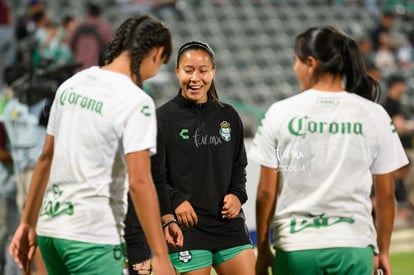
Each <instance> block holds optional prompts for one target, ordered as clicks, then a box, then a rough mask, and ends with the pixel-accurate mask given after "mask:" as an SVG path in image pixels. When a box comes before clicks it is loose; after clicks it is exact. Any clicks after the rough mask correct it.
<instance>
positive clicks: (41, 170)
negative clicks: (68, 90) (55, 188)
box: [9, 135, 54, 269]
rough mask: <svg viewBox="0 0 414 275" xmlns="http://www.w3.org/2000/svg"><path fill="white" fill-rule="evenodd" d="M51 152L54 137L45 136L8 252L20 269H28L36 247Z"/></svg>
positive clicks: (50, 162) (51, 156)
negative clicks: (18, 223)
mask: <svg viewBox="0 0 414 275" xmlns="http://www.w3.org/2000/svg"><path fill="white" fill-rule="evenodd" d="M53 150H54V137H53V136H50V135H47V136H46V141H45V144H44V146H43V151H42V153H41V154H40V156H39V159H38V160H37V163H36V166H35V168H34V171H33V176H32V180H31V182H30V187H29V192H28V195H27V199H26V204H25V207H24V210H23V214H22V217H21V221H20V225H19V227H18V228H17V230H16V233H15V234H14V236H13V240H12V242H11V243H10V247H9V252H10V254H11V255H12V257H13V258H14V260H15V261H16V263H17V265H18V266H19V267H20V268H21V269H30V261H31V259H32V257H33V255H34V252H35V249H36V246H37V241H36V224H37V219H38V216H39V211H40V207H41V205H42V200H43V195H44V193H45V189H46V186H47V183H48V181H49V175H50V166H51V164H52V158H53Z"/></svg>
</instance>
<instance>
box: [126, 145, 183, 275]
mask: <svg viewBox="0 0 414 275" xmlns="http://www.w3.org/2000/svg"><path fill="white" fill-rule="evenodd" d="M126 161H127V167H128V177H129V193H130V196H131V199H132V201H133V203H134V206H135V212H136V213H137V215H138V218H139V220H140V221H141V225H142V228H143V230H144V233H145V237H146V238H147V241H148V243H149V245H150V247H151V250H152V253H153V255H154V271H155V273H156V274H175V273H174V270H173V268H172V266H171V264H170V261H169V257H168V251H167V245H166V243H165V241H164V236H163V232H162V229H161V218H160V208H159V204H158V197H157V193H156V190H155V186H154V183H153V181H152V177H151V164H150V163H151V162H150V156H149V151H148V150H145V151H139V152H134V153H129V154H127V155H126Z"/></svg>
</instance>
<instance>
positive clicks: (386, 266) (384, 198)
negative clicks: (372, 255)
mask: <svg viewBox="0 0 414 275" xmlns="http://www.w3.org/2000/svg"><path fill="white" fill-rule="evenodd" d="M374 188H375V197H374V199H375V204H376V208H375V211H376V224H377V243H378V247H379V268H382V269H383V271H384V275H390V274H391V265H390V262H389V255H390V243H391V234H392V229H393V226H394V214H395V198H394V183H393V177H392V173H388V174H382V175H374Z"/></svg>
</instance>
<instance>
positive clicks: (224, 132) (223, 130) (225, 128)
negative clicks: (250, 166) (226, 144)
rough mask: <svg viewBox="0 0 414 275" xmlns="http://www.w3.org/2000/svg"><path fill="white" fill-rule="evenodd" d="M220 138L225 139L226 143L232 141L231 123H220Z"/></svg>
mask: <svg viewBox="0 0 414 275" xmlns="http://www.w3.org/2000/svg"><path fill="white" fill-rule="evenodd" d="M219 133H220V136H221V137H222V138H223V140H224V141H230V140H231V128H230V123H229V122H227V121H223V122H221V123H220V131H219Z"/></svg>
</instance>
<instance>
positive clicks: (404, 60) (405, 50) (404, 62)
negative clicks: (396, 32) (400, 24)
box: [397, 30, 414, 69]
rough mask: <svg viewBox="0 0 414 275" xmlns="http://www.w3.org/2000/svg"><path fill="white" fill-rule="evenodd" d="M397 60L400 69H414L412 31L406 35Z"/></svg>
mask: <svg viewBox="0 0 414 275" xmlns="http://www.w3.org/2000/svg"><path fill="white" fill-rule="evenodd" d="M397 58H398V62H399V64H400V66H401V68H407V69H414V30H412V31H410V32H409V33H408V34H407V42H406V44H405V45H404V46H403V47H401V48H400V49H399V50H398V54H397Z"/></svg>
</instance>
